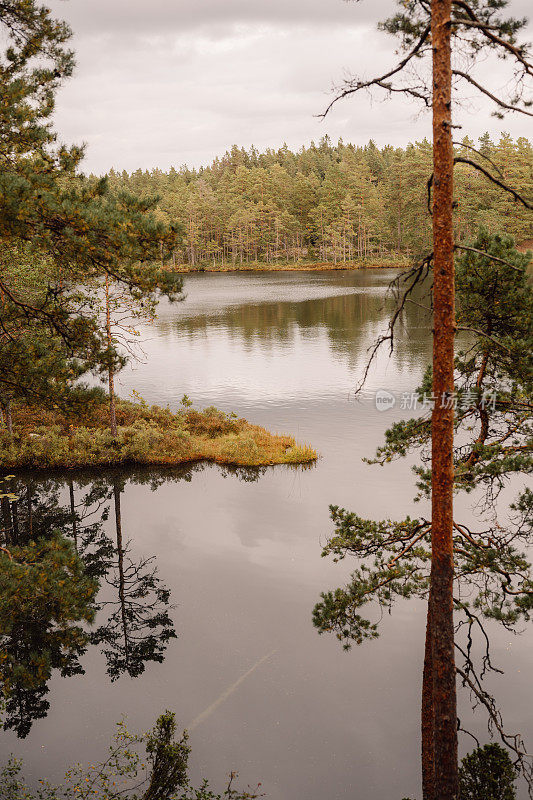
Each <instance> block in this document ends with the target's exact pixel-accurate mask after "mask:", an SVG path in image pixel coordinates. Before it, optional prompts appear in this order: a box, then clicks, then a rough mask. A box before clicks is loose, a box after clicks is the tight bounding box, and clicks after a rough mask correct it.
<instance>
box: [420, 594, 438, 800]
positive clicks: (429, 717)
mask: <svg viewBox="0 0 533 800" xmlns="http://www.w3.org/2000/svg"><path fill="white" fill-rule="evenodd" d="M432 628H433V620H432V618H431V605H430V603H428V611H427V625H426V646H425V651H424V672H423V677H422V720H421V722H422V797H423V800H437V798H436V797H435V737H434V729H435V715H434V710H433V636H432Z"/></svg>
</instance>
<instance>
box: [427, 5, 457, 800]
mask: <svg viewBox="0 0 533 800" xmlns="http://www.w3.org/2000/svg"><path fill="white" fill-rule="evenodd" d="M451 7H452V0H432V3H431V36H432V47H433V182H434V194H433V253H434V256H433V257H434V261H433V265H434V269H433V274H434V288H433V307H434V312H433V393H434V398H435V405H434V410H433V417H432V467H431V479H432V515H431V539H432V561H431V589H430V599H429V602H430V604H431V605H430V614H429V618H430V621H431V639H432V654H433V659H432V673H433V713H434V763H435V798H438V800H456V798H457V797H458V794H459V791H458V766H457V701H456V675H455V652H454V626H453V577H454V566H453V433H454V431H453V416H454V413H453V405H452V403H451V402H447V399H448V398H449V399H450V400H451V399H452V397H453V391H454V379H453V367H454V335H455V297H454V295H455V286H454V242H453V208H452V203H453V144H452V115H451V84H452V80H451V79H452V71H451V21H450V20H451ZM448 406H450V407H448Z"/></svg>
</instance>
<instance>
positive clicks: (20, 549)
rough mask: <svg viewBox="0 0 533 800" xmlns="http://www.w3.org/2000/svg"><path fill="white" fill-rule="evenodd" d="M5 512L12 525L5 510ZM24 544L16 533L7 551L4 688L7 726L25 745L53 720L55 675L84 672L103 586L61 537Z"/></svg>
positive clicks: (2, 579) (0, 590)
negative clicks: (33, 731)
mask: <svg viewBox="0 0 533 800" xmlns="http://www.w3.org/2000/svg"><path fill="white" fill-rule="evenodd" d="M2 502H3V503H4V504H5V502H6V499H4V500H3V501H2ZM3 512H4V513H3V516H4V523H5V521H6V513H5V507H3ZM4 530H5V531H6V532H7V531H8V528H7V527H5V528H4ZM19 536H20V528H16V529H15V530H13V531H12V533H11V535H10V538H8V541H7V543H6V547H4V548H2V550H1V551H0V566H1V569H0V646H1V654H0V685H1V687H2V693H3V697H4V699H5V710H6V720H5V723H4V725H5V727H7V728H13V729H14V730H15V731H16V732H17V734H18V735H19V736H20V737H24V736H26V735H27V734H28V732H29V730H30V727H31V724H32V722H33V720H34V719H35V718H38V717H42V716H45V714H46V711H47V709H48V702H47V701H46V700H44V699H43V698H44V696H45V695H46V693H47V691H48V689H47V682H48V680H49V678H50V676H51V673H52V670H54V669H57V670H59V672H60V673H61V674H62V675H64V676H68V675H75V674H79V673H81V672H83V670H82V667H81V665H80V662H79V657H80V656H81V655H82V654H83V653H84V652H85V650H86V647H87V643H88V636H87V633H86V630H85V629H84V627H83V623H86V622H91V621H92V620H93V619H94V614H95V595H96V591H97V589H98V583H97V582H96V581H95V580H94V579H92V578H90V577H88V576H87V575H85V574H84V570H83V564H82V562H81V561H80V560H79V558H78V556H77V555H76V553H75V551H74V548H73V546H72V544H71V543H70V542H68V541H67V540H66V539H65V538H64V537H63V536H61V535H60V534H59V533H57V532H56V533H53V534H52V535H51V536H49V537H48V538H46V539H44V538H40V539H36V540H30V541H28V542H25V543H24V544H21V543H18V542H17V539H18V538H19Z"/></svg>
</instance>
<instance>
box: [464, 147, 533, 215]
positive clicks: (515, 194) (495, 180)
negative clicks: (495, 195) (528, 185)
mask: <svg viewBox="0 0 533 800" xmlns="http://www.w3.org/2000/svg"><path fill="white" fill-rule="evenodd" d="M453 162H454V164H468V165H469V166H471V167H474V169H477V170H478V172H481V173H482V174H483V175H484V176H485V177H486V178H488V179H489V180H490V181H492V183H495V184H496V186H499V187H500V189H503V190H504V191H506V192H509V194H511V195H512V196H513V197H514V199H515V200H517V201H518V202H519V203H522V205H524V206H525V207H526V208H528V209H530V210H533V205H531V204H530V203H529V202H528V201H527V200H524V198H523V197H522V195H521V194H519V193H518V192H517V191H516V190H515V189H513V188H512V187H511V186H507V184H506V183H503V182H502V181H499V180H498V178H495V177H494V175H491V174H490V172H489V171H488V170H486V169H485V168H484V167H482V166H481V165H480V164H476V162H475V161H472V160H471V159H470V158H463V156H456V157H455V158H454V160H453Z"/></svg>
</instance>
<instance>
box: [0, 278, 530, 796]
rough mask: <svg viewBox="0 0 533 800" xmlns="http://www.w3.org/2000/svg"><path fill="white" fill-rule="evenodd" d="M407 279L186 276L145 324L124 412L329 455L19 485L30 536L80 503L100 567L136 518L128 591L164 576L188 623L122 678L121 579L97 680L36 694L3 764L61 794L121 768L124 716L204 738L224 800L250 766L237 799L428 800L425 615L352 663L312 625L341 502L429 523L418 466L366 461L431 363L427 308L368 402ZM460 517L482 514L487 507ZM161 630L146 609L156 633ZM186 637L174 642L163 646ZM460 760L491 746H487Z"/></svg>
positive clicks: (517, 674) (505, 655) (330, 582)
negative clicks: (206, 416) (68, 780)
mask: <svg viewBox="0 0 533 800" xmlns="http://www.w3.org/2000/svg"><path fill="white" fill-rule="evenodd" d="M393 276H394V272H393V271H391V270H366V271H336V272H286V273H279V272H276V273H234V274H231V273H230V274H202V273H199V274H194V275H190V276H187V278H186V293H187V297H186V299H185V300H184V301H183V302H181V303H176V304H170V303H166V302H164V303H162V304H161V305H160V307H159V314H158V318H157V320H156V321H155V323H154V324H153V325H152V326H149V327H148V326H146V327H144V328H142V329H141V339H142V348H143V351H144V356H143V361H142V362H139V363H137V364H135V365H134V366H133V367H131V368H130V367H128V368H127V370H125V371H124V372H123V373H122V374H121V375H120V377H119V381H118V391H119V393H120V394H121V395H122V396H123V397H131V393H132V392H133V391H135V392H137V393H138V394H140V395H141V396H142V397H143V398H144V399H145V400H146V401H147V402H148V403H151V404H152V403H155V404H159V405H163V406H165V405H167V404H168V405H169V406H170V407H171V408H177V407H178V406H179V403H180V400H181V398H182V396H183V395H184V394H187V395H188V396H189V397H190V399H191V400H192V401H193V403H194V405H195V406H196V407H204V406H210V405H215V406H217V407H218V408H220V409H223V410H225V411H234V412H236V413H237V414H238V415H239V416H244V417H246V418H247V419H248V420H249V421H251V422H253V423H258V424H261V425H264V426H265V427H267V428H268V429H269V430H271V431H273V432H279V433H289V434H292V435H294V436H295V437H296V438H297V439H298V440H299V441H300V442H304V443H309V444H311V445H312V446H313V447H315V448H316V450H317V451H318V452H319V453H320V459H319V461H318V463H317V464H316V466H314V467H312V468H307V469H294V468H288V467H273V468H268V469H266V470H262V471H261V472H259V473H258V472H257V471H253V470H238V471H232V470H227V469H221V468H219V467H216V466H209V465H198V466H194V467H192V468H190V469H185V470H173V471H171V472H166V473H165V472H155V471H150V470H137V471H131V472H129V473H128V472H117V471H114V472H112V473H109V474H108V475H105V474H104V475H100V476H95V475H90V474H76V475H73V476H72V481H71V485H70V486H69V482H68V481H67V480H66V478H65V477H64V476H61V475H50V476H45V477H40V478H37V477H35V476H19V479H18V480H17V482H16V485H17V490H18V491H19V492H20V494H21V501H20V506H21V508H20V515H21V520H22V518H23V514H24V507H25V505H24V503H25V500H24V498H26V499H27V498H28V497H29V498H30V504H31V508H32V514H33V517H32V519H33V522H32V524H33V525H35V526H37V525H38V524H39V525H41V524H42V525H43V526H47V525H48V526H53V525H54V524H55V525H56V526H57V525H59V524H64V525H66V527H67V529H68V530H70V527H69V525H70V522H69V523H68V524H67V523H65V519H70V518H69V517H68V514H69V512H70V502H71V497H72V498H73V501H74V505H75V507H76V509H77V512H78V515H79V519H78V522H77V524H76V530H75V531H74V532H75V533H76V536H77V537H78V539H79V542H80V546H81V544H82V540H84V537H85V538H86V539H87V541H89V539H90V542H89V545H88V546H90V547H92V548H93V551H94V550H95V548H96V547H97V543H98V541H102V542H103V541H104V539H105V537H107V540H106V541H107V542H112V543H114V544H115V545H116V542H117V539H116V537H117V516H116V514H115V511H116V508H115V506H117V504H118V506H117V507H118V508H119V509H120V515H119V520H118V521H119V535H120V536H121V537H122V542H123V545H124V547H125V543H126V541H127V540H129V542H130V544H129V550H128V553H127V557H126V566H125V567H124V565H123V568H122V572H123V573H124V570H125V574H126V578H124V574H123V576H122V578H123V584H124V580H126V581H127V580H130V584H129V585H130V587H133V589H132V593H133V594H134V592H135V580H141V581H142V580H143V575H144V576H148V578H149V576H150V574H151V571H152V570H153V569H154V568H155V567H157V570H158V578H159V583H158V584H157V587H158V588H159V590H160V595H159V600H160V601H162V598H163V600H164V591H166V590H168V591H169V592H170V603H171V604H172V608H171V607H170V605H168V606H165V609H166V613H168V619H167V620H166V622H164V624H163V623H162V624H161V625H160V627H159V628H158V627H157V626H156V627H154V628H153V631H155V634H156V635H155V639H153V640H152V641H151V642H150V647H151V651H150V652H151V653H152V655H153V656H154V658H155V657H157V658H162V659H163V660H162V661H161V663H158V661H157V660H151V659H150V658H148V659H147V660H146V663H141V662H143V658H142V646H139V647H140V649H138V650H136V651H135V653H136V654H137V655H136V656H135V658H134V659H133V660H134V661H135V664H136V665H137V667H139V665H140V667H139V669H137V668H136V667H131V668H130V669H129V671H128V669H125V668H124V658H123V653H121V651H120V647H121V642H122V639H121V638H120V636H121V633H120V610H121V609H120V602H119V600H120V598H119V599H118V600H117V597H119V594H120V592H119V585H118V582H119V578H118V577H117V576H119V566H118V562H117V564H115V565H114V566H113V570H114V572H113V570H111V572H113V574H111V573H110V575H108V577H107V579H106V580H104V581H103V583H102V599H103V600H104V601H106V603H107V605H106V606H104V607H103V609H102V612H101V615H100V617H99V619H98V620H97V622H96V624H95V629H97V628H98V626H100V628H101V631H100V635H99V637H98V636H96V637H95V642H94V643H93V645H91V646H90V647H89V648H88V650H87V652H86V653H85V654H84V655H82V657H81V665H82V666H83V669H84V674H74V675H72V676H70V677H61V675H60V674H59V670H58V669H55V670H54V671H53V674H52V678H51V680H50V681H49V684H48V688H49V692H48V693H43V694H42V697H41V696H40V699H39V698H33V701H35V702H34V707H35V708H36V713H35V714H33V716H32V710H31V709H32V704H31V702H29V703H28V702H26V701H27V698H25V699H24V701H21V704H22V706H24V703H26V705H25V706H24V708H23V710H22V711H20V710H19V711H20V713H21V714H22V715H23V716H24V714H25V715H26V717H27V719H25V721H24V724H25V726H26V727H24V724H23V721H21V719H15V720H14V726H13V728H12V729H11V730H8V731H6V732H4V733H3V734H2V738H1V744H0V749H1V755H2V756H3V760H5V758H6V757H7V756H8V755H9V753H11V752H13V753H15V754H16V755H17V756H19V757H21V758H23V759H24V761H25V772H26V774H27V775H28V776H30V777H31V778H32V779H34V780H35V779H37V778H38V777H49V778H51V779H59V778H60V777H61V774H62V773H63V772H64V770H65V769H66V768H67V767H68V766H69V765H70V764H71V763H73V762H77V761H90V760H93V759H99V758H102V757H104V755H105V750H106V747H107V744H108V741H109V739H110V736H111V735H112V733H113V729H114V724H115V722H116V721H117V720H119V719H120V718H121V717H122V716H123V715H124V714H126V715H127V719H128V727H129V729H130V730H137V731H145V730H147V729H148V728H149V727H151V726H152V724H153V722H154V721H155V718H156V717H157V716H158V715H159V714H160V713H161V712H162V711H164V710H165V709H166V708H168V709H170V710H173V711H175V712H176V715H177V720H178V724H179V726H180V727H181V728H184V727H188V728H189V729H190V730H191V745H192V756H191V772H192V776H193V777H194V778H195V779H199V778H200V777H201V776H205V777H208V778H209V779H210V781H212V783H213V784H214V786H216V787H217V788H222V787H223V786H224V785H225V776H227V774H228V773H229V772H230V771H231V770H236V771H238V772H239V775H240V785H244V786H246V785H247V784H250V785H252V786H254V785H255V784H257V783H258V782H259V781H260V782H262V791H264V793H265V795H266V797H268V798H270V799H271V800H301V799H302V798H306V800H326V799H327V800H337V798H338V799H339V800H341V798H352V799H353V798H356V800H401V798H402V797H409V796H410V797H413V798H414V797H418V798H420V794H421V792H420V788H419V749H420V746H419V730H418V729H419V705H420V688H421V668H422V658H423V639H424V625H425V618H424V608H423V606H422V605H421V604H419V603H413V602H404V603H401V604H399V605H397V606H396V607H395V608H393V609H392V610H391V613H390V615H386V616H385V618H384V619H383V622H382V626H381V631H382V633H381V637H380V638H379V639H378V640H377V641H375V642H369V643H366V644H363V645H361V646H359V647H354V648H353V649H352V651H351V652H349V653H345V652H343V651H342V648H341V646H340V644H339V643H338V642H337V641H336V639H335V638H334V637H328V636H318V634H317V632H316V630H315V629H314V628H313V626H312V622H311V613H312V609H313V606H314V604H315V603H316V602H317V600H318V599H319V595H320V592H321V591H324V590H327V589H331V588H334V587H335V586H338V585H342V584H343V582H344V581H345V579H346V578H347V577H348V575H349V573H350V570H351V566H352V565H350V563H349V562H348V561H345V562H343V563H341V564H337V565H335V564H333V563H332V562H331V559H324V558H321V546H322V544H323V543H324V541H325V538H326V536H327V535H328V533H329V532H330V531H331V530H332V525H331V522H330V520H329V512H328V506H329V504H335V505H339V506H344V507H346V508H348V509H350V510H354V511H357V513H358V514H360V515H362V516H367V517H373V518H376V519H379V518H383V517H393V518H402V517H404V516H405V515H406V514H409V513H410V514H414V515H416V514H425V515H427V514H428V507H427V504H426V503H424V502H422V503H418V504H415V503H414V502H413V496H414V495H415V480H414V476H413V474H412V472H411V471H410V468H409V467H410V463H411V462H409V461H403V462H395V463H392V464H390V465H387V467H385V468H381V467H379V466H370V465H368V464H365V463H364V462H363V461H362V459H363V457H365V456H371V455H373V453H374V451H375V449H376V446H377V445H378V444H379V443H380V442H381V440H382V438H383V434H384V431H385V430H386V428H388V427H389V426H390V425H391V423H392V422H393V421H394V420H396V419H400V418H402V417H404V416H406V415H409V413H412V412H410V411H409V410H402V408H401V407H400V406H401V404H402V401H401V396H402V394H404V393H405V394H409V393H410V392H412V391H414V389H415V388H416V387H417V385H418V384H419V382H420V379H421V377H422V375H423V372H424V370H425V368H426V366H427V365H428V363H429V361H430V358H431V338H430V325H429V322H428V318H427V314H426V313H425V312H424V310H423V309H421V308H420V307H419V306H418V305H415V304H411V305H410V306H408V308H407V310H406V313H405V317H404V319H403V320H402V323H401V325H400V327H399V329H398V333H397V341H396V347H395V350H394V352H393V353H392V354H389V352H388V351H387V350H386V348H384V349H382V351H380V353H379V356H378V358H377V360H376V361H375V363H374V366H373V367H372V369H371V370H370V373H369V376H368V380H367V383H366V385H365V387H364V390H363V391H362V392H361V393H360V394H359V395H357V397H356V396H355V393H354V389H355V387H356V386H357V384H358V382H359V381H360V379H361V377H362V374H363V371H364V368H365V365H366V363H367V359H368V349H369V347H371V345H372V343H373V342H374V341H375V339H376V337H377V336H378V335H379V334H380V333H381V332H383V331H384V330H385V329H386V326H387V321H388V315H389V313H390V309H391V300H390V298H389V297H388V295H387V287H388V284H389V282H390V280H391V279H392V277H393ZM379 389H383V390H386V391H388V392H390V393H392V394H393V395H394V396H395V398H396V405H395V407H394V408H391V409H388V410H377V409H376V404H375V393H376V391H377V390H379ZM71 493H72V494H71ZM458 505H459V506H460V507H461V508H463V510H464V512H465V513H466V509H467V508H468V498H461V499H460V501H459V503H458ZM65 514H66V515H67V516H66V517H65ZM90 537H92V538H90ZM99 537H100V539H99ZM102 537H103V538H102ZM151 558H153V559H154V560H153V561H148V560H149V559H151ZM95 559H96V557H95ZM96 560H97V559H96ZM95 563H96V561H95ZM95 569H96V567H95ZM128 570H129V571H128ZM161 592H163V594H161ZM136 602H137V601H136ZM138 602H139V605H140V606H142V604H143V600H142V598H141V599H138ZM154 602H155V603H156V605H157V598H156V599H155V600H154ZM156 611H157V608H156V607H154V612H153V613H156ZM150 613H151V611H150V609H149V608H144V609H143V608H141V609H140V611H139V615H140V616H139V619H141V623H139V629H140V627H142V615H143V614H145V615H146V617H145V619H149V618H151V617H150ZM376 613H377V612H373V611H372V609H369V614H373V615H374V617H375V616H376ZM152 616H153V615H152ZM137 621H138V620H137ZM132 625H133V622H132ZM106 626H107V627H106ZM117 626H118V627H117ZM172 626H173V628H175V632H176V634H177V637H176V638H168V641H166V640H165V635H164V632H165V631H166V632H167V633H168V632H169V631H170V629H171V627H172ZM117 631H118V633H117ZM36 635H38V632H37V634H36ZM138 635H139V636H141V635H142V631H141V633H139V634H138ZM158 637H159V639H158ZM98 639H99V641H97V640H98ZM493 645H494V660H495V662H496V663H497V664H498V666H501V667H502V668H503V669H505V673H506V674H505V677H502V676H499V677H495V678H494V680H492V681H491V682H490V686H491V687H492V688H494V690H495V691H496V692H497V695H498V699H499V700H500V702H501V705H502V707H503V710H504V714H505V720H506V725H507V727H508V728H509V729H510V730H511V731H512V732H515V730H520V731H522V732H523V733H524V734H525V735H526V737H527V735H528V734H529V737H530V739H531V736H532V734H533V725H532V723H531V715H530V709H529V708H528V706H529V699H530V692H531V688H530V684H531V674H532V668H533V648H532V646H531V645H532V636H531V632H530V631H528V632H527V633H525V634H524V635H522V636H520V637H513V636H512V635H511V634H509V633H506V632H504V631H501V630H498V629H494V634H493ZM130 646H131V648H133V649H135V647H136V644H135V634H134V633H133V634H132V639H131V641H130ZM148 649H150V648H148ZM142 667H145V669H144V671H141V670H142ZM136 671H141V674H138V675H137V676H135V675H134V673H135V672H136ZM37 700H39V702H40V703H41V705H39V703H38V702H37ZM525 700H526V702H524V701H525ZM30 701H32V698H30ZM33 701H32V702H33ZM42 702H44V703H45V704H46V703H48V704H49V708H46V707H44V706H43V705H42ZM39 709H40V710H39ZM39 715H40V716H39ZM15 716H16V714H15ZM470 716H471V715H470V712H469V702H468V696H467V695H466V694H465V692H464V691H463V692H462V694H461V717H462V719H463V721H464V723H465V724H466V722H468V723H469V724H471V728H472V729H473V730H475V731H476V732H477V733H478V735H480V736H481V738H482V739H483V740H485V741H486V740H487V735H486V722H485V719H484V716H483V714H482V712H481V711H479V712H477V715H476V717H475V718H474V719H473V720H471V719H470ZM17 725H18V726H19V732H21V731H22V732H26V733H27V735H26V736H25V738H19V737H17V735H16V730H17ZM461 745H462V750H463V752H464V751H465V749H471V747H472V743H471V741H469V740H468V738H465V739H461Z"/></svg>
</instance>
